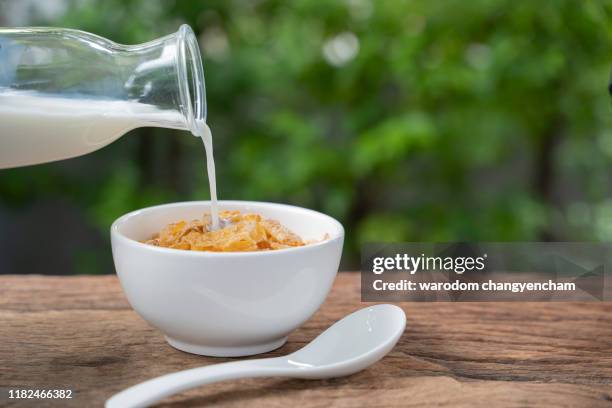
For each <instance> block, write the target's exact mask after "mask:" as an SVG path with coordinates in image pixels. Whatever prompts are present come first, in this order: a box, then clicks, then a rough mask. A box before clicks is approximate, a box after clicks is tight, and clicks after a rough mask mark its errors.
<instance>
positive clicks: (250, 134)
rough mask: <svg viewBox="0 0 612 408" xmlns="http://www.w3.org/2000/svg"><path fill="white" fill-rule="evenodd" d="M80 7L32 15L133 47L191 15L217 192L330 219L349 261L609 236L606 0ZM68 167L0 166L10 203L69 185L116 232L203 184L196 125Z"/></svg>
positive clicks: (134, 140)
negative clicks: (474, 243)
mask: <svg viewBox="0 0 612 408" xmlns="http://www.w3.org/2000/svg"><path fill="white" fill-rule="evenodd" d="M0 4H1V3H0ZM67 5H68V6H67V7H65V9H64V11H63V12H62V13H60V15H59V16H54V17H53V18H47V19H45V18H38V19H37V18H35V17H33V21H31V24H37V25H53V26H64V27H71V28H78V29H82V30H85V31H90V32H94V33H96V34H99V35H101V36H104V37H107V38H110V39H112V40H114V41H117V42H120V43H129V44H131V43H139V42H144V41H147V40H150V39H153V38H156V37H159V36H162V35H165V34H168V33H171V32H173V31H175V30H176V29H177V28H178V26H179V24H180V23H183V22H186V23H188V24H190V25H191V26H192V27H194V29H195V30H196V32H197V33H198V36H199V38H200V41H201V45H202V49H203V55H204V60H205V71H206V72H205V76H206V80H207V99H208V113H209V116H208V122H209V125H210V127H211V128H212V130H213V135H214V138H215V140H214V141H215V157H216V162H217V167H218V170H217V178H218V188H219V196H220V198H221V199H244V200H265V201H278V202H288V203H293V204H297V205H301V206H306V207H311V208H314V209H317V210H321V211H323V212H326V213H329V214H330V215H332V216H334V217H337V218H338V219H340V220H341V221H342V222H343V224H344V225H345V228H346V231H347V243H346V251H345V259H344V266H345V267H355V266H356V265H357V259H358V248H359V245H360V244H361V243H363V242H366V241H384V240H389V241H391V240H405V241H454V240H464V241H467V240H488V241H507V240H522V241H527V240H540V239H556V240H571V241H578V240H610V239H612V199H611V198H610V177H609V174H610V172H609V167H610V163H611V161H612V127H611V124H612V112H611V111H610V100H609V96H608V94H607V83H608V79H609V73H610V69H611V68H612V41H611V40H612V25H610V17H611V11H612V7H611V6H612V4H611V3H610V2H609V1H601V2H595V1H563V0H559V1H548V0H545V1H538V2H527V1H523V2H515V1H509V0H497V1H489V0H487V1H485V0H474V1H469V2H465V1H455V0H452V1H451V0H448V1H416V0H411V1H402V0H381V1H374V0H345V1H326V0H308V1H306V0H300V1H292V2H284V1H263V0H262V1H248V0H245V1H221V0H219V1H206V2H203V1H202V2H197V1H150V0H131V1H127V0H105V1H101V0H100V1H93V0H89V1H74V2H70V1H68V2H67ZM70 162H73V163H72V164H62V163H57V164H49V165H43V166H38V167H32V168H26V169H14V170H10V171H3V172H0V197H1V200H2V205H4V206H7V207H9V208H13V209H18V208H21V207H22V206H25V205H27V204H28V203H29V202H32V201H34V200H40V199H44V197H48V196H61V197H64V198H65V199H67V200H70V201H71V202H73V203H75V204H76V205H78V206H79V207H81V208H83V209H84V211H85V213H86V214H88V219H89V222H91V223H92V224H93V225H96V226H97V227H98V228H99V230H100V233H101V234H106V231H107V228H108V227H109V225H110V223H111V221H112V220H113V219H115V218H116V217H117V216H119V215H121V214H123V213H125V212H127V211H129V210H132V209H135V208H138V207H141V206H145V205H149V204H156V203H163V202H168V201H175V200H186V199H206V198H208V185H207V182H206V178H205V170H204V169H205V165H204V152H203V150H202V146H201V144H200V142H199V141H198V140H196V139H195V138H193V137H191V136H190V135H189V134H187V133H186V132H176V131H169V130H164V129H139V130H136V131H133V132H131V133H130V134H128V135H127V136H126V137H124V138H122V139H121V140H120V141H118V142H116V143H114V144H113V145H111V146H109V147H107V148H105V149H103V150H102V151H100V152H97V153H94V154H93V155H90V156H87V157H85V158H79V159H74V160H71V161H70ZM109 254H110V252H109V250H108V248H101V249H100V255H99V256H101V257H105V256H106V257H109V256H110V255H109ZM92 256H93V255H92V254H90V253H87V254H86V256H82V257H81V258H80V261H79V262H78V264H79V265H90V264H92V262H93V261H92V259H95V257H94V258H92ZM94 263H95V262H94ZM90 270H91V268H89V267H87V266H85V267H83V268H80V269H79V271H81V272H88V271H90Z"/></svg>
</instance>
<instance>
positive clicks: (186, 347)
mask: <svg viewBox="0 0 612 408" xmlns="http://www.w3.org/2000/svg"><path fill="white" fill-rule="evenodd" d="M166 341H167V342H168V344H170V345H171V346H172V347H174V348H175V349H178V350H181V351H185V352H187V353H192V354H199V355H201V356H210V357H242V356H252V355H254V354H261V353H266V352H268V351H272V350H276V349H277V348H279V347H281V346H282V345H283V344H285V342H286V341H287V337H283V338H281V339H278V340H274V341H271V342H269V343H261V344H254V345H252V346H243V347H210V346H202V345H199V344H190V343H185V342H184V341H180V340H176V339H173V338H170V337H168V336H166Z"/></svg>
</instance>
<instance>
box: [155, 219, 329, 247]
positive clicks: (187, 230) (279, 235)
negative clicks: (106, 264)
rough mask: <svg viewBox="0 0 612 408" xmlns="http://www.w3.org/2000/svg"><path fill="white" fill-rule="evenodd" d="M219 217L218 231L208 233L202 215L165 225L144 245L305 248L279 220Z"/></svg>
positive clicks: (298, 238) (206, 223)
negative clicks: (197, 218)
mask: <svg viewBox="0 0 612 408" xmlns="http://www.w3.org/2000/svg"><path fill="white" fill-rule="evenodd" d="M219 216H220V218H221V221H222V222H221V228H220V229H218V230H215V231H211V230H210V226H211V218H210V214H204V217H202V219H201V220H193V221H190V222H187V221H179V222H176V223H173V224H170V225H167V226H166V227H164V228H163V229H162V230H161V231H160V233H159V234H156V235H155V236H153V237H152V238H151V239H149V240H146V241H144V243H145V244H149V245H155V246H160V247H165V248H175V249H186V250H192V251H213V252H243V251H267V250H274V249H283V248H291V247H299V246H304V245H306V243H305V242H304V241H303V240H302V239H301V238H300V237H299V236H297V235H296V234H294V233H293V232H291V231H289V229H287V228H285V227H284V226H283V225H281V224H280V223H279V222H278V221H275V220H268V219H264V218H262V217H261V216H260V215H259V214H252V213H245V214H243V213H241V212H240V211H221V212H220V213H219ZM326 237H327V236H326Z"/></svg>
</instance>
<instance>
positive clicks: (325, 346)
mask: <svg viewBox="0 0 612 408" xmlns="http://www.w3.org/2000/svg"><path fill="white" fill-rule="evenodd" d="M405 327H406V315H405V314H404V311H403V310H402V309H400V308H399V307H397V306H394V305H388V304H385V305H376V306H371V307H367V308H364V309H361V310H358V311H356V312H354V313H352V314H350V315H348V316H346V317H344V318H343V319H342V320H339V321H338V322H336V323H335V324H334V325H333V326H331V327H330V328H328V329H327V330H325V331H324V332H323V333H321V334H320V335H319V336H318V337H317V338H315V339H314V340H313V341H312V342H310V343H309V344H307V345H306V346H304V347H302V348H301V349H299V350H298V351H296V352H294V353H292V354H290V355H288V356H287V357H284V358H285V359H287V361H288V362H289V364H291V365H295V366H297V367H302V368H308V369H303V370H302V373H303V375H302V376H300V378H330V377H341V376H344V375H350V374H353V373H356V372H358V371H361V370H363V369H365V368H367V367H368V366H370V365H372V364H374V363H375V362H376V361H378V360H379V359H381V358H382V357H383V356H385V355H386V354H387V353H388V352H389V351H390V350H391V349H392V348H393V346H395V343H397V341H398V340H399V338H400V337H401V335H402V333H403V332H404V328H405Z"/></svg>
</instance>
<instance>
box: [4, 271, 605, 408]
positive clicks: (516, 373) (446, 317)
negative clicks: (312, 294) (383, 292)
mask: <svg viewBox="0 0 612 408" xmlns="http://www.w3.org/2000/svg"><path fill="white" fill-rule="evenodd" d="M0 293H1V296H0V324H1V329H0V330H1V331H0V388H1V393H2V396H1V397H0V405H1V406H8V407H17V406H19V407H21V406H23V407H46V406H74V407H95V406H101V405H102V403H103V402H104V401H105V399H106V398H108V397H109V396H111V395H112V394H113V393H115V392H117V391H119V390H121V389H123V388H125V387H127V386H130V385H132V384H135V383H137V382H140V381H143V380H146V379H149V378H151V377H154V376H157V375H161V374H165V373H169V372H172V371H176V370H180V369H187V368H192V367H197V366H201V365H206V364H213V363H218V362H222V361H227V360H228V359H219V358H205V357H199V356H195V355H191V354H187V353H183V352H180V351H177V350H174V349H173V348H171V347H169V346H168V345H166V343H165V342H164V340H163V338H162V336H161V335H160V333H159V332H158V331H156V330H154V329H152V328H151V327H149V326H148V325H147V324H146V323H145V322H144V321H143V320H142V319H141V318H139V317H138V316H137V315H136V313H134V312H133V311H132V310H131V309H130V307H129V305H128V303H127V301H126V300H125V298H124V296H123V294H122V292H121V289H120V287H119V284H118V282H117V279H116V277H115V276H100V277H40V276H27V277H26V276H3V277H0ZM363 306H364V304H362V303H360V295H359V276H358V274H354V273H343V274H340V275H339V277H338V279H337V281H336V283H335V286H334V288H333V291H332V292H331V294H330V295H329V297H328V299H327V302H326V303H325V305H324V306H323V307H322V308H321V310H320V311H319V312H318V313H317V314H316V315H315V316H314V317H313V318H312V319H310V321H308V322H307V323H306V324H305V325H304V326H303V327H302V328H300V329H299V330H296V331H295V332H294V333H292V334H291V335H290V336H289V341H288V343H287V344H286V345H285V346H283V347H282V348H281V349H279V350H276V351H274V352H272V353H268V355H269V356H278V355H282V354H286V353H290V352H292V351H294V350H296V349H297V348H299V347H301V346H302V345H303V344H304V343H306V342H308V341H310V340H311V339H312V338H314V337H315V336H316V335H317V334H318V333H319V332H321V331H322V330H323V329H325V328H326V327H328V326H329V325H330V324H331V323H333V322H334V321H336V320H337V319H340V318H341V317H343V316H344V315H345V314H347V313H349V312H351V311H353V310H356V309H358V308H360V307H363ZM402 306H403V307H404V310H405V311H406V314H407V316H408V325H407V329H406V332H405V334H404V336H403V337H402V339H401V340H400V342H399V344H398V346H397V347H396V348H395V349H394V350H393V351H392V352H391V354H389V355H388V356H387V357H386V358H385V359H383V360H382V361H381V362H379V363H377V364H376V365H374V366H373V367H371V368H370V369H368V370H366V371H363V372H361V373H359V374H356V375H353V376H351V377H347V378H340V379H333V380H325V381H306V380H288V379H278V378H269V379H253V380H241V381H231V382H225V383H219V384H215V385H211V386H207V387H201V388H199V389H196V390H192V391H190V392H187V393H184V394H181V395H179V396H175V397H174V398H171V399H168V400H166V401H164V403H163V404H160V406H164V407H200V406H221V407H243V406H250V407H251V406H254V407H291V406H299V407H325V408H330V407H377V406H380V407H387V406H394V407H410V406H415V407H422V406H443V407H444V406H449V407H450V406H470V407H474V406H476V407H478V406H482V407H500V406H521V407H522V406H533V405H536V406H544V405H550V406H561V407H565V406H567V407H570V406H572V407H588V406H592V407H599V406H602V407H603V406H612V304H608V303H404V304H402ZM347 342H350V339H347ZM10 388H42V389H58V388H68V389H72V390H74V398H73V399H72V400H68V401H66V400H15V399H12V400H9V399H8V389H10Z"/></svg>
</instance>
